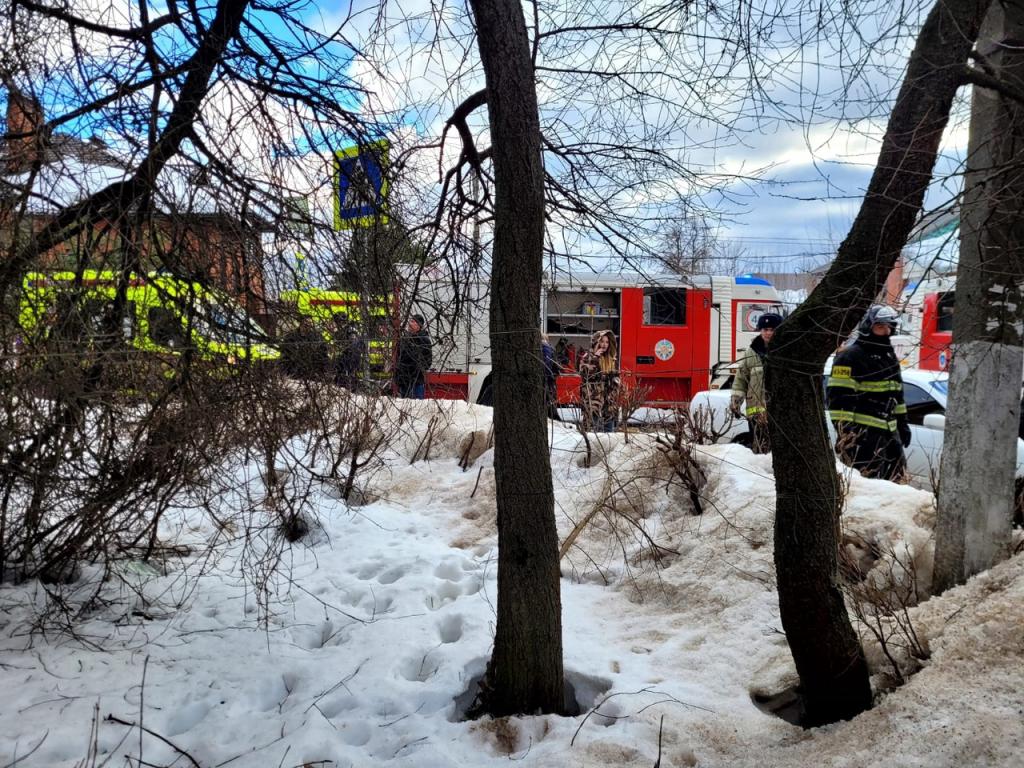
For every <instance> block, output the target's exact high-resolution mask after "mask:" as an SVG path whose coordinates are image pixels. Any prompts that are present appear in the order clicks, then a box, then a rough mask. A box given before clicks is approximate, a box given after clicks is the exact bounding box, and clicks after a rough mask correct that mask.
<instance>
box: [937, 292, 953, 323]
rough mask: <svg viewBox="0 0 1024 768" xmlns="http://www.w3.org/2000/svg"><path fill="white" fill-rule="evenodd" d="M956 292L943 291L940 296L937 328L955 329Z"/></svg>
mask: <svg viewBox="0 0 1024 768" xmlns="http://www.w3.org/2000/svg"><path fill="white" fill-rule="evenodd" d="M955 298H956V293H954V292H953V291H950V292H949V293H943V294H942V295H941V296H939V305H938V311H937V312H936V314H937V315H938V317H937V318H936V325H937V327H936V330H938V331H949V332H951V333H952V331H953V304H954V303H955Z"/></svg>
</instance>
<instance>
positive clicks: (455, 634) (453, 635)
mask: <svg viewBox="0 0 1024 768" xmlns="http://www.w3.org/2000/svg"><path fill="white" fill-rule="evenodd" d="M437 633H438V636H439V637H440V638H441V642H442V643H455V642H458V641H459V640H461V639H462V616H460V615H459V614H457V613H455V614H452V615H451V616H445V617H444V618H443V619H442V620H441V623H440V624H438V625H437Z"/></svg>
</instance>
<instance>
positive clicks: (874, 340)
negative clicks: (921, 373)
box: [828, 304, 910, 480]
mask: <svg viewBox="0 0 1024 768" xmlns="http://www.w3.org/2000/svg"><path fill="white" fill-rule="evenodd" d="M898 319H899V315H898V314H897V312H896V310H894V309H893V308H892V307H887V306H882V305H878V304H876V305H874V306H873V307H871V308H870V309H869V310H868V312H867V314H866V315H865V316H864V319H863V320H861V322H860V325H858V326H857V337H856V338H855V339H854V340H853V341H852V342H851V343H849V344H847V345H846V346H845V347H844V348H843V349H842V350H841V351H840V352H839V353H838V354H837V355H836V357H835V361H834V362H833V363H832V372H831V375H830V376H829V378H828V409H829V416H828V417H829V419H830V420H831V421H832V422H833V423H834V424H835V427H836V453H838V454H839V456H840V459H841V460H842V462H843V463H844V464H846V465H847V466H851V467H853V468H854V469H857V470H859V471H860V473H861V474H862V475H864V476H865V477H878V478H882V479H885V480H899V479H900V478H901V477H902V476H903V472H904V469H905V467H906V458H905V457H904V455H903V449H904V448H905V447H907V446H909V445H910V425H909V424H908V423H907V406H906V405H905V404H904V402H903V377H902V376H901V375H900V363H899V360H898V359H897V357H896V353H895V351H894V350H893V348H892V343H891V342H890V340H889V336H890V335H891V334H892V333H893V331H894V330H895V329H896V321H897V320H898Z"/></svg>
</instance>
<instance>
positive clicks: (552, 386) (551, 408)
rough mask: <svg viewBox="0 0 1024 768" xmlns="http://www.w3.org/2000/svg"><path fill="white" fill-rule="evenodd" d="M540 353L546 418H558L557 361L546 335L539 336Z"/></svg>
mask: <svg viewBox="0 0 1024 768" xmlns="http://www.w3.org/2000/svg"><path fill="white" fill-rule="evenodd" d="M540 351H541V357H542V360H543V363H544V406H545V408H546V409H547V413H548V416H550V417H551V418H552V419H557V418H558V390H557V387H556V381H557V380H558V361H557V360H556V359H555V348H554V347H552V346H551V342H550V340H548V335H547V334H546V333H542V334H541V335H540Z"/></svg>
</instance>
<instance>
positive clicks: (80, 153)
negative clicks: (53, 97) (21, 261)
mask: <svg viewBox="0 0 1024 768" xmlns="http://www.w3.org/2000/svg"><path fill="white" fill-rule="evenodd" d="M5 85H6V86H7V88H6V90H7V110H6V131H5V133H4V136H3V141H2V143H0V245H2V246H4V249H5V250H6V248H7V247H9V245H10V243H11V238H12V237H14V236H19V237H20V239H22V241H24V240H25V239H26V238H30V237H31V233H33V232H38V231H40V230H41V229H42V228H43V227H45V226H46V225H47V223H49V222H50V221H51V220H52V219H53V217H54V216H55V215H56V213H57V212H58V211H60V210H61V209H63V208H64V207H66V206H69V205H72V204H74V203H76V202H79V201H81V200H83V199H85V198H86V197H87V196H88V195H91V194H93V193H95V192H97V191H99V190H101V189H103V188H105V187H106V186H108V185H109V184H112V183H115V182H117V181H119V180H121V179H123V178H125V177H126V176H127V175H128V174H129V173H131V171H132V167H131V163H130V162H128V161H126V160H125V159H124V158H122V157H121V156H119V154H118V153H116V152H114V151H112V150H111V149H110V148H108V147H107V146H106V145H105V144H104V143H103V142H102V141H100V140H98V139H96V138H93V139H90V140H87V141H86V140H82V139H79V138H77V137H75V136H71V135H69V134H65V133H51V132H49V131H48V130H47V127H46V121H45V116H44V113H43V109H42V107H41V105H40V103H39V101H38V100H37V99H36V98H34V97H33V96H30V95H27V94H25V93H23V92H21V91H20V90H18V89H17V88H16V87H15V86H13V85H12V84H11V83H10V82H7V83H5ZM159 180H160V189H159V190H158V191H157V194H156V195H155V197H154V200H155V204H154V206H153V211H152V212H151V213H150V214H149V215H148V216H147V218H146V221H145V223H144V224H143V225H142V226H131V227H123V226H120V225H118V224H117V223H116V222H111V221H99V222H97V223H96V224H95V225H94V226H93V227H92V228H91V229H88V230H86V231H83V232H80V233H78V234H77V235H76V236H75V237H73V238H71V239H69V240H67V241H65V242H62V243H61V244H60V245H58V246H57V247H55V248H52V249H49V250H48V251H47V252H46V253H41V254H39V255H38V257H37V260H36V262H35V265H34V267H33V268H35V269H41V270H56V269H74V268H76V267H78V266H84V267H89V268H98V269H104V268H117V267H118V266H119V265H120V264H121V263H122V258H123V255H124V253H125V252H126V249H127V252H129V253H132V254H133V259H134V260H136V261H137V263H138V265H139V266H138V271H142V272H146V271H150V270H153V269H161V268H164V269H169V270H171V271H172V272H174V273H175V274H179V275H182V276H189V277H191V278H192V279H195V280H197V281H199V282H202V283H205V284H208V285H212V286H216V287H218V288H220V289H222V290H223V291H225V292H226V293H228V294H229V295H231V296H233V297H235V298H237V299H238V300H239V301H241V302H242V304H243V305H244V306H245V307H246V309H247V310H248V311H249V312H250V314H252V315H253V316H255V317H257V318H265V315H266V304H265V299H264V297H265V292H264V271H263V270H264V265H263V249H262V246H261V235H262V234H263V232H264V231H266V228H267V227H266V225H265V224H264V223H262V222H260V221H258V220H256V219H254V218H253V217H243V216H242V215H240V214H239V213H238V208H239V207H240V206H238V205H237V202H236V201H234V200H233V195H231V194H230V192H228V191H226V190H218V189H216V188H215V187H214V186H213V185H211V184H210V183H209V181H208V179H207V178H206V174H205V173H203V172H202V171H196V170H195V168H194V167H192V166H189V167H185V166H182V165H178V166H174V165H168V167H166V168H165V169H164V171H162V172H161V174H160V177H159Z"/></svg>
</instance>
